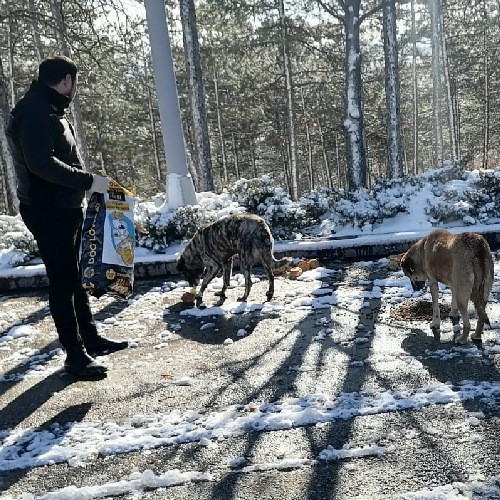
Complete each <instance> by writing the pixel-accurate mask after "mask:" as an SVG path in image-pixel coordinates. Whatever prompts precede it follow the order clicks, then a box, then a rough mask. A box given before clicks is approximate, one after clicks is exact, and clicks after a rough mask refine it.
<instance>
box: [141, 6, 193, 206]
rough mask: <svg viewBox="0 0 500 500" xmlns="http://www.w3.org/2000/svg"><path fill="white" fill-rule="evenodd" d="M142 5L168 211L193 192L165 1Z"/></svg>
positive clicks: (190, 201) (188, 202)
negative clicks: (165, 163) (161, 145)
mask: <svg viewBox="0 0 500 500" xmlns="http://www.w3.org/2000/svg"><path fill="white" fill-rule="evenodd" d="M144 6H145V7H146V19H147V23H148V32H149V42H150V45H151V57H152V60H153V73H154V79H155V84H156V92H157V94H158V106H159V110H160V120H161V131H162V136H163V145H164V147H165V159H166V162H167V186H166V187H167V189H166V191H167V201H166V204H165V205H164V206H163V207H162V209H161V210H162V211H168V210H174V209H176V208H179V207H181V206H185V205H196V193H195V191H194V185H193V180H192V179H191V176H190V175H189V171H188V168H187V159H186V145H185V143H184V133H183V130H182V121H181V111H180V107H179V97H178V95H177V85H176V81H175V73H174V61H173V59H172V49H171V47H170V35H169V32H168V26H167V15H166V12H165V2H164V0H144Z"/></svg>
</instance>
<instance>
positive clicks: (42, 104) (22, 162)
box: [6, 81, 92, 208]
mask: <svg viewBox="0 0 500 500" xmlns="http://www.w3.org/2000/svg"><path fill="white" fill-rule="evenodd" d="M69 101H70V100H69V98H68V97H66V96H64V95H62V94H60V93H59V92H57V91H56V90H54V89H52V88H51V87H48V86H46V85H42V84H40V83H38V82H37V81H34V82H33V83H32V84H31V87H30V89H29V90H28V92H26V94H25V96H24V97H23V98H22V99H21V100H20V101H19V102H18V103H17V105H16V106H15V108H14V109H13V110H12V112H11V115H10V118H9V122H8V124H7V131H6V135H7V139H8V142H9V147H10V150H11V153H12V157H13V160H14V167H15V170H16V176H17V196H18V198H19V201H20V202H21V203H23V204H25V205H32V206H39V207H60V208H77V207H80V206H81V205H82V201H83V198H84V196H85V191H86V190H87V189H90V186H91V185H92V174H90V173H88V172H84V171H83V167H82V161H81V159H80V156H79V154H78V151H77V147H76V141H75V135H74V132H73V128H72V126H71V124H70V123H69V122H68V120H66V118H65V117H64V110H65V109H66V108H67V107H68V105H69Z"/></svg>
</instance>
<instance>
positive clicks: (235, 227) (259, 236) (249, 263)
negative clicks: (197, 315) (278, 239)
mask: <svg viewBox="0 0 500 500" xmlns="http://www.w3.org/2000/svg"><path fill="white" fill-rule="evenodd" d="M273 243H274V239H273V236H272V234H271V231H270V229H269V226H268V225H267V223H266V222H265V220H264V219H262V217H259V216H257V215H251V214H236V215H229V216H227V217H222V218H221V219H219V220H217V221H215V222H212V223H211V224H208V225H206V226H204V227H202V228H200V229H198V231H196V233H195V235H194V236H193V238H191V240H190V241H189V243H188V244H187V246H186V248H185V249H184V251H183V252H182V254H181V256H180V257H179V260H178V262H177V270H178V271H179V272H180V273H182V274H183V275H184V276H185V277H186V279H187V281H188V282H189V284H190V285H191V286H192V287H195V286H197V285H198V283H199V282H200V278H201V277H202V276H203V281H202V284H201V287H200V290H199V292H198V293H197V294H196V306H197V307H198V306H200V305H201V303H202V300H203V292H204V291H205V289H206V287H207V285H208V284H209V283H210V281H212V280H213V279H214V278H215V276H217V274H218V273H219V271H220V270H221V269H222V275H223V285H222V290H221V291H220V292H217V293H216V295H218V296H220V300H219V302H218V304H219V305H221V304H223V303H224V300H225V299H226V289H227V288H228V286H229V279H230V277H231V268H232V261H233V256H234V255H238V257H239V264H240V269H241V271H242V273H243V275H244V277H245V293H244V294H243V296H242V297H239V298H238V300H239V301H242V302H244V301H246V299H247V297H248V294H249V293H250V288H251V287H252V280H251V277H250V272H251V270H252V267H253V266H254V265H255V264H262V265H263V266H264V268H265V269H266V271H267V274H268V276H269V289H268V291H267V293H266V297H267V300H271V299H272V297H273V295H274V275H273V269H274V268H277V267H282V266H285V265H290V264H291V262H292V259H291V258H290V257H285V258H283V259H281V260H276V259H275V258H274V255H273Z"/></svg>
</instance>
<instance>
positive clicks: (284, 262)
mask: <svg viewBox="0 0 500 500" xmlns="http://www.w3.org/2000/svg"><path fill="white" fill-rule="evenodd" d="M292 264H293V258H292V257H283V258H282V259H275V258H274V255H273V269H277V268H280V267H291V266H292Z"/></svg>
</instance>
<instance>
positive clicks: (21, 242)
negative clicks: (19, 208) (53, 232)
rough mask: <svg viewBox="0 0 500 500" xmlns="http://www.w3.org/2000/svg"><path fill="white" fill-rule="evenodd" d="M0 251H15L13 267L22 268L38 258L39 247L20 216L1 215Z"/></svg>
mask: <svg viewBox="0 0 500 500" xmlns="http://www.w3.org/2000/svg"><path fill="white" fill-rule="evenodd" d="M0 250H15V252H14V251H13V252H12V253H11V254H10V255H11V256H10V262H9V264H10V265H11V266H20V265H23V264H25V263H26V262H28V261H29V260H31V259H33V258H34V257H38V255H39V252H38V246H37V244H36V241H35V240H34V238H33V235H32V234H31V233H30V232H29V231H28V229H27V228H26V226H25V225H24V222H23V221H22V219H21V217H20V216H19V215H17V216H15V217H13V216H10V215H0Z"/></svg>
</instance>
